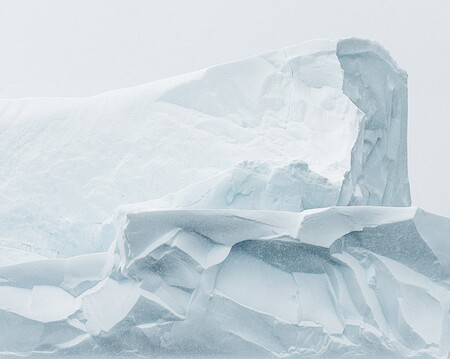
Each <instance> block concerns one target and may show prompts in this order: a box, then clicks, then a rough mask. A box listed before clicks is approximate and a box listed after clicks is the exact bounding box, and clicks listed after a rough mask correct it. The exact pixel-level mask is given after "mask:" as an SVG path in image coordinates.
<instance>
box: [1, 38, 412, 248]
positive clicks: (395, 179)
mask: <svg viewBox="0 0 450 359" xmlns="http://www.w3.org/2000/svg"><path fill="white" fill-rule="evenodd" d="M406 122H407V87H406V73H405V72H404V71H402V70H400V69H399V68H398V67H397V66H396V64H395V63H394V61H393V60H392V59H391V57H390V56H389V55H388V54H387V53H386V51H384V50H383V49H382V48H381V47H380V46H378V45H376V44H374V43H370V42H367V41H362V40H343V41H339V42H335V41H325V40H323V41H313V42H309V43H305V44H301V45H298V46H294V47H290V48H286V49H283V50H279V51H275V52H272V53H267V54H263V55H260V56H256V57H253V58H249V59H246V60H242V61H238V62H235V63H231V64H225V65H219V66H216V67H211V68H209V69H206V70H203V71H199V72H195V73H192V74H187V75H183V76H179V77H175V78H171V79H167V80H162V81H158V82H155V83H150V84H147V85H143V86H140V87H136V88H131V89H125V90H120V91H114V92H110V93H104V94H101V95H98V96H94V97H89V98H76V99H66V98H62V99H54V98H38V99H17V100H2V101H0V153H1V155H0V156H1V157H0V161H1V166H0V178H1V180H0V240H1V241H2V242H4V243H8V245H10V246H19V247H20V248H22V249H32V250H33V251H34V252H39V253H41V254H45V255H47V256H52V257H53V256H55V255H57V254H58V253H59V255H62V256H68V255H74V254H82V253H89V252H92V251H98V250H106V249H107V248H108V245H109V244H110V242H109V241H105V240H102V236H101V224H102V223H103V222H104V221H105V220H107V219H108V218H109V217H111V215H112V213H113V211H114V209H115V208H116V207H117V206H119V205H122V204H128V203H136V202H145V201H149V200H151V201H154V202H152V203H151V206H152V207H158V208H204V209H206V208H217V209H226V208H237V209H268V210H272V209H274V210H288V211H302V210H304V209H310V208H318V207H328V206H334V205H340V206H341V205H343V206H347V205H385V206H408V205H410V195H409V184H408V176H407V158H406V125H407V123H406ZM161 198H162V199H161Z"/></svg>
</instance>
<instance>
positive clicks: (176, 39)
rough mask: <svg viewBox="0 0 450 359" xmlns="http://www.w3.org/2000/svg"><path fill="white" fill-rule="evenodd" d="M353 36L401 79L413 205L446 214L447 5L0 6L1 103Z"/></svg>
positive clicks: (284, 1) (10, 0) (449, 180)
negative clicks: (405, 87) (386, 59)
mask: <svg viewBox="0 0 450 359" xmlns="http://www.w3.org/2000/svg"><path fill="white" fill-rule="evenodd" d="M353 36H356V37H364V38H369V39H373V40H377V41H379V42H381V43H382V44H383V45H384V46H385V47H386V48H387V49H388V50H389V51H390V52H391V54H392V55H393V57H394V58H395V59H396V60H397V62H398V63H399V65H400V66H401V67H403V68H404V69H406V70H407V71H408V73H409V169H410V182H411V188H412V195H413V203H414V205H418V206H421V207H423V208H424V209H426V210H428V211H431V212H434V213H438V214H442V215H446V216H449V217H450V115H449V107H450V89H449V84H450V0H422V1H414V0H389V1H388V0H377V1H364V0H339V1H338V0H327V1H325V0H297V1H294V0H292V1H289V0H271V1H268V0H177V1H175V0H160V1H143V0H29V1H23V0H0V97H29V96H87V95H92V94H95V93H98V92H102V91H105V90H111V89H116V88H120V87H127V86H133V85H137V84H141V83H144V82H148V81H152V80H156V79H160V78H163V77H167V76H172V75H176V74H180V73H183V72H187V71H192V70H196V69H200V68H202V67H206V66H210V65H214V64H217V63H222V62H227V61H231V60H236V59H239V58H242V57H247V56H251V55H255V54H258V53H261V52H265V51H268V50H273V49H276V48H280V47H283V46H287V45H292V44H295V43H297V42H302V41H305V40H310V39H314V38H332V39H337V38H345V37H353Z"/></svg>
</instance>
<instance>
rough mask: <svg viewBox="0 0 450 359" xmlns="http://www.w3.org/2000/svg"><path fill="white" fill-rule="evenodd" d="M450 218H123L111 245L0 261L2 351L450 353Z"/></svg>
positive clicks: (243, 214) (356, 211) (322, 214)
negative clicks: (105, 250) (8, 262)
mask: <svg viewBox="0 0 450 359" xmlns="http://www.w3.org/2000/svg"><path fill="white" fill-rule="evenodd" d="M449 235H450V220H449V219H445V218H442V217H438V216H434V215H431V214H429V213H426V212H424V211H422V210H419V209H417V208H381V207H335V208H327V209H314V210H307V211H304V212H302V213H294V212H283V211H247V210H178V211H151V212H141V213H134V214H130V215H129V216H127V220H126V222H125V223H123V226H122V227H121V230H120V235H119V236H118V237H117V240H116V242H115V243H114V246H113V247H112V248H111V250H110V251H109V253H99V254H91V255H83V256H79V257H74V258H70V259H53V260H51V259H47V260H38V261H36V260H33V261H29V262H26V263H21V264H17V265H8V266H2V265H0V325H2V330H0V357H2V356H5V357H8V355H11V354H13V353H14V354H15V355H20V356H28V357H36V358H41V357H42V356H46V357H54V358H56V357H58V358H59V357H62V356H65V355H75V356H78V357H86V356H93V357H111V356H114V357H116V356H119V357H125V358H134V357H136V358H138V357H142V356H150V357H167V356H169V357H186V356H201V357H212V358H214V357H215V355H220V357H224V355H225V357H227V355H228V356H229V357H249V356H250V357H259V358H266V357H267V358H269V357H270V358H273V357H292V358H300V357H301V358H329V357H333V358H339V357H342V358H352V357H354V358H356V357H375V358H378V357H382V358H386V357H389V358H390V357H395V358H397V357H410V358H447V357H448V355H449V354H450V342H449V341H448V338H449V336H450V317H449V309H450V296H449V285H448V283H449V280H450V241H449Z"/></svg>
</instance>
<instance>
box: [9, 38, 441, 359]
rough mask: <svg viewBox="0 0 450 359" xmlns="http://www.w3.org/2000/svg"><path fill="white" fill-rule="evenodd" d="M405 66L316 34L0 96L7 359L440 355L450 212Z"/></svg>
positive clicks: (361, 43)
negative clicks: (66, 95) (429, 166)
mask: <svg viewBox="0 0 450 359" xmlns="http://www.w3.org/2000/svg"><path fill="white" fill-rule="evenodd" d="M406 79H407V76H406V73H405V72H404V71H403V70H401V69H399V68H398V66H397V65H396V64H395V62H394V61H393V60H392V58H391V57H390V56H389V54H388V53H387V52H386V51H385V50H384V49H383V48H382V47H381V46H380V45H378V44H375V43H372V42H370V41H366V40H358V39H349V40H341V41H328V40H320V41H313V42H309V43H305V44H301V45H297V46H294V47H290V48H286V49H282V50H279V51H274V52H271V53H267V54H262V55H259V56H256V57H253V58H249V59H245V60H242V61H237V62H235V63H231V64H224V65H219V66H215V67H211V68H209V69H206V70H203V71H198V72H195V73H191V74H186V75H182V76H178V77H174V78H170V79H166V80H162V81H158V82H154V83H151V84H147V85H143V86H139V87H136V88H131V89H124V90H119V91H113V92H109V93H104V94H100V95H98V96H94V97H89V98H79V99H47V98H42V99H18V100H1V101H0V163H1V165H0V358H3V357H4V358H10V357H30V358H46V357H51V358H61V357H66V356H68V357H77V358H78V357H79V358H85V357H93V358H104V357H105V358H110V357H112V356H113V357H121V358H142V357H165V358H167V357H176V358H179V357H183V358H185V357H202V358H204V357H211V358H215V357H223V356H225V357H233V358H236V357H245V358H247V357H258V358H261V357H292V358H300V357H301V358H308V357H310V358H330V357H331V358H339V357H342V358H351V357H360V358H367V357H383V358H385V357H392V358H403V357H411V358H448V357H449V355H450V219H446V218H443V217H439V216H435V215H432V214H430V213H427V212H425V211H423V210H421V209H418V208H413V207H409V206H410V204H411V200H410V193H409V183H408V174H407V154H406V147H407V146H406V126H407V85H406Z"/></svg>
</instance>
